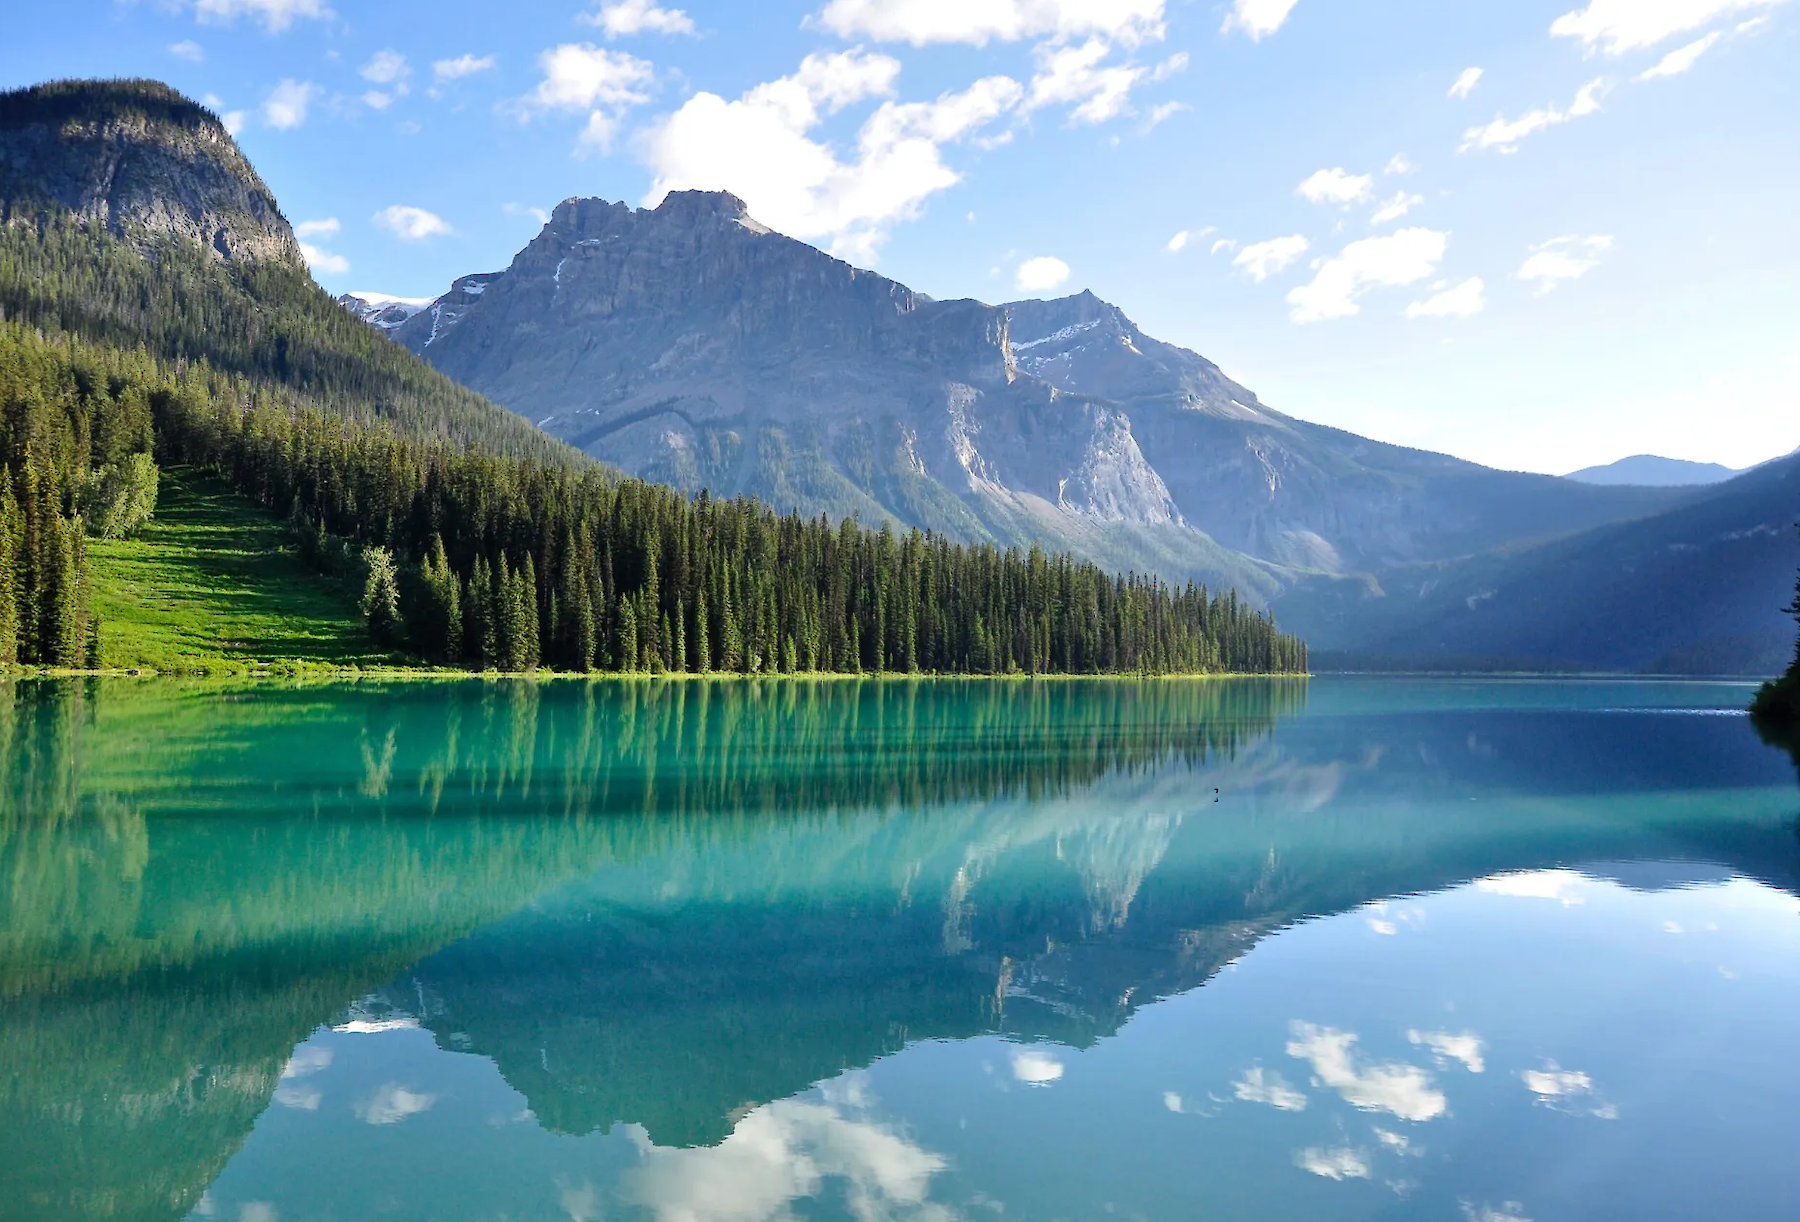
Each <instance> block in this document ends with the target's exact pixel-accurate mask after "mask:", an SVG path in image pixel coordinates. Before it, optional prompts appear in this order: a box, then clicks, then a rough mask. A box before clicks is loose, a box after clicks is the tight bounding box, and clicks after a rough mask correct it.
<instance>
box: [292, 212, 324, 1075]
mask: <svg viewBox="0 0 1800 1222" xmlns="http://www.w3.org/2000/svg"><path fill="white" fill-rule="evenodd" d="M334 223H335V222H334ZM332 232H333V233H336V232H337V231H336V230H335V229H334V230H332ZM331 1060H332V1053H331V1049H329V1048H323V1047H320V1046H319V1045H317V1044H302V1045H300V1047H298V1048H296V1049H294V1052H293V1055H292V1056H290V1057H288V1059H287V1064H286V1065H283V1066H282V1067H281V1077H282V1080H283V1081H287V1080H289V1079H292V1078H305V1077H310V1076H311V1075H313V1074H316V1073H318V1072H319V1071H320V1070H322V1069H328V1068H330V1066H331Z"/></svg>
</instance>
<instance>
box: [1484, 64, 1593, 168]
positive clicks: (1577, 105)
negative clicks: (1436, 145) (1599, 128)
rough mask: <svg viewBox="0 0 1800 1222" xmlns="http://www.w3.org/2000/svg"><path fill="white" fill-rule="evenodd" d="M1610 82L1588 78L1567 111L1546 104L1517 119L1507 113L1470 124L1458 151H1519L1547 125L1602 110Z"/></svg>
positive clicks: (1554, 124) (1557, 123) (1548, 126)
mask: <svg viewBox="0 0 1800 1222" xmlns="http://www.w3.org/2000/svg"><path fill="white" fill-rule="evenodd" d="M1606 89H1607V81H1606V79H1605V78H1604V77H1602V78H1600V79H1598V80H1592V81H1589V82H1588V83H1587V84H1585V85H1583V86H1582V87H1581V88H1580V89H1578V90H1576V92H1575V100H1574V101H1573V102H1571V103H1570V104H1569V108H1568V109H1567V110H1559V109H1558V108H1557V107H1555V106H1546V107H1543V108H1541V109H1539V110H1531V111H1527V112H1526V113H1524V114H1522V115H1520V116H1519V117H1518V118H1516V119H1509V118H1507V117H1506V116H1505V115H1495V116H1494V119H1493V122H1491V123H1485V124H1482V125H1481V126H1480V127H1471V128H1470V129H1469V130H1468V131H1466V132H1464V133H1463V142H1462V147H1461V148H1460V149H1458V150H1457V151H1458V152H1462V153H1467V152H1469V151H1471V150H1476V151H1479V150H1483V149H1494V150H1496V151H1498V152H1501V153H1516V152H1518V151H1519V144H1520V142H1521V141H1523V140H1524V139H1525V137H1527V136H1530V135H1534V134H1536V133H1538V132H1541V131H1543V130H1544V129H1546V128H1550V127H1556V126H1558V125H1560V124H1563V123H1567V122H1568V121H1569V120H1570V119H1579V118H1582V117H1584V116H1586V115H1591V114H1596V113H1598V112H1599V110H1600V98H1601V95H1603V94H1604V93H1605V92H1606Z"/></svg>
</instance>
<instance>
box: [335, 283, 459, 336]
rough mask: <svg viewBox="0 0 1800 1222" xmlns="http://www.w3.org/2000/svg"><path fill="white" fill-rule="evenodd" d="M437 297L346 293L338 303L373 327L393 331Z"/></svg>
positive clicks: (431, 303) (339, 298)
mask: <svg viewBox="0 0 1800 1222" xmlns="http://www.w3.org/2000/svg"><path fill="white" fill-rule="evenodd" d="M435 300H436V299H435V298H431V297H390V296H389V295H388V294H386V293H368V292H362V293H344V294H343V295H341V296H340V297H338V299H337V303H338V304H339V305H341V306H343V307H344V308H345V309H346V310H349V311H350V312H351V313H352V314H354V315H356V317H358V318H360V319H362V320H363V321H364V322H366V323H368V324H369V325H370V326H372V327H378V328H380V329H381V330H383V331H392V330H393V329H394V328H395V327H397V326H399V325H400V324H401V323H403V322H405V321H407V320H408V319H410V318H412V317H413V316H414V315H415V314H418V313H419V312H420V311H422V310H426V309H429V308H430V307H431V306H432V305H433V304H434V303H435Z"/></svg>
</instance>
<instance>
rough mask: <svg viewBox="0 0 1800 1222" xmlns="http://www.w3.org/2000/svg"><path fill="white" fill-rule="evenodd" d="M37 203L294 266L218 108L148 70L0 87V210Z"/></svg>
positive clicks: (123, 229)
mask: <svg viewBox="0 0 1800 1222" xmlns="http://www.w3.org/2000/svg"><path fill="white" fill-rule="evenodd" d="M42 209H51V210H54V211H63V210H67V211H69V212H73V213H74V214H75V215H77V216H79V217H83V218H85V219H87V220H89V221H93V222H97V223H99V224H102V225H105V226H106V227H107V228H108V229H110V230H111V231H112V232H113V233H115V234H117V235H119V236H121V237H124V238H127V239H133V240H138V239H143V238H146V237H148V238H152V239H154V238H159V237H164V236H170V235H175V236H180V237H185V238H190V239H193V240H195V241H197V242H198V243H200V244H201V245H202V246H204V247H205V248H207V249H208V250H211V251H213V252H214V253H215V254H217V255H218V256H219V257H220V258H223V259H243V260H257V259H280V260H285V261H288V262H290V263H293V264H295V265H297V266H303V265H304V261H303V260H302V258H301V254H300V245H299V243H298V242H297V241H296V240H295V238H294V233H293V230H292V229H290V228H289V226H288V223H287V220H286V219H285V218H284V217H283V216H282V215H281V210H280V209H279V208H278V207H277V206H276V203H275V197H274V196H273V195H272V194H271V193H270V191H269V189H268V187H267V186H265V185H264V183H263V181H262V179H261V178H259V177H258V176H257V174H256V171H255V170H254V169H252V168H251V166H250V163H249V162H248V161H246V160H245V159H244V155H243V153H242V152H240V151H239V150H238V147H237V143H236V142H235V141H234V140H233V139H232V138H231V134H230V133H229V132H227V131H226V130H225V127H224V125H223V124H222V123H220V122H219V119H218V117H217V116H215V115H214V114H213V113H212V112H211V111H208V110H206V109H205V108H204V107H202V106H200V105H198V104H197V103H194V102H192V101H190V100H188V99H187V98H185V97H183V96H181V95H180V94H178V93H176V92H175V91H174V90H172V89H170V88H168V86H166V85H161V84H158V83H156V82H153V81H75V82H59V83H56V84H51V85H40V86H37V87H35V88H32V89H23V90H17V91H14V92H11V93H6V94H0V216H3V217H5V218H7V219H10V218H13V217H18V216H27V215H31V214H33V213H35V212H37V211H39V210H42Z"/></svg>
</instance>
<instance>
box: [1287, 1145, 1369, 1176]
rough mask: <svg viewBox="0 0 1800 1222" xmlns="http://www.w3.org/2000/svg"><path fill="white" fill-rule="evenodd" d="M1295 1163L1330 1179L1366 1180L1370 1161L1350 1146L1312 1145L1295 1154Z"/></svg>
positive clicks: (1303, 1168)
mask: <svg viewBox="0 0 1800 1222" xmlns="http://www.w3.org/2000/svg"><path fill="white" fill-rule="evenodd" d="M1294 1165H1295V1166H1297V1167H1300V1168H1301V1169H1302V1170H1306V1171H1310V1172H1312V1173H1313V1174H1314V1175H1322V1176H1324V1177H1325V1178H1326V1179H1329V1180H1366V1179H1368V1178H1369V1161H1368V1159H1366V1158H1364V1157H1363V1156H1362V1154H1361V1153H1359V1152H1358V1151H1356V1150H1352V1149H1350V1148H1349V1147H1348V1146H1338V1147H1335V1148H1333V1149H1329V1150H1327V1149H1322V1148H1321V1147H1319V1146H1311V1147H1308V1148H1307V1149H1305V1150H1301V1151H1300V1152H1299V1153H1297V1154H1295V1155H1294Z"/></svg>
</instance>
